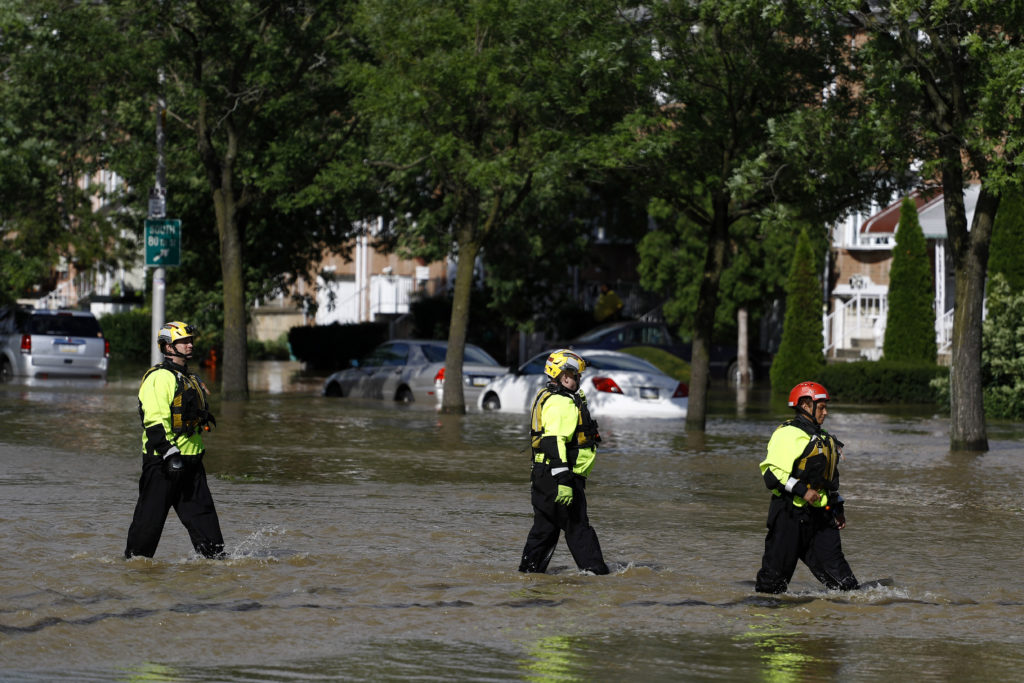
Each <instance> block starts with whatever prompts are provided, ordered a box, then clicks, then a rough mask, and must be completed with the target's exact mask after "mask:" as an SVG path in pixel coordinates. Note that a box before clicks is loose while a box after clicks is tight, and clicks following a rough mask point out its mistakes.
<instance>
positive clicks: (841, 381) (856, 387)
mask: <svg viewBox="0 0 1024 683" xmlns="http://www.w3.org/2000/svg"><path fill="white" fill-rule="evenodd" d="M948 376H949V368H947V367H943V366H940V365H935V364H931V363H919V362H918V363H915V362H905V361H903V362H901V361H886V360H884V359H883V360H880V361H870V360H866V361H857V362H855V363H832V364H830V365H826V366H825V368H824V369H823V370H822V371H821V383H822V384H824V385H825V388H826V389H828V391H829V393H830V394H831V395H832V398H834V399H835V400H838V401H844V402H849V403H938V402H939V400H940V397H939V394H938V391H937V390H936V388H935V387H933V386H931V381H932V380H933V379H935V378H937V377H948Z"/></svg>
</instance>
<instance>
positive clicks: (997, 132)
mask: <svg viewBox="0 0 1024 683" xmlns="http://www.w3.org/2000/svg"><path fill="white" fill-rule="evenodd" d="M815 4H817V5H818V8H819V9H820V10H821V12H822V13H823V14H826V15H828V14H831V16H832V20H833V21H836V22H841V23H842V24H844V25H847V26H852V27H853V28H854V29H855V30H858V31H859V32H860V33H861V35H862V38H863V39H862V40H858V41H857V43H856V49H853V50H852V51H851V55H850V57H851V60H852V63H853V64H854V66H856V67H857V68H856V70H855V72H854V73H855V74H857V77H858V78H859V79H860V88H859V89H858V91H857V92H858V93H859V97H860V98H861V99H862V101H863V102H864V104H865V115H864V116H863V117H862V119H861V120H862V121H863V122H864V124H865V125H866V126H868V127H871V128H883V129H896V130H898V131H899V133H900V134H899V135H894V136H889V137H888V138H887V139H886V140H885V141H883V142H882V143H881V144H880V145H879V149H880V150H881V151H882V154H883V155H884V156H886V157H889V158H892V157H903V158H904V159H907V160H915V161H920V162H921V163H922V170H921V175H922V177H923V178H924V179H931V178H938V179H939V180H940V181H941V186H942V191H943V201H944V205H945V217H946V234H947V239H948V240H949V246H950V250H949V251H950V255H951V257H952V261H953V267H954V272H955V281H956V293H955V296H956V304H955V305H956V312H955V314H954V320H953V350H952V370H951V385H950V409H951V428H950V445H951V447H952V448H953V450H975V451H984V450H987V449H988V437H987V433H986V428H985V416H984V410H983V398H982V373H981V330H982V320H981V315H982V303H983V298H984V287H985V274H986V271H987V261H988V255H989V242H990V239H991V235H992V224H993V221H994V219H995V216H996V211H997V209H998V207H999V201H1000V196H1001V195H1002V194H1003V193H1004V192H1006V191H1008V190H1010V189H1011V188H1013V187H1015V186H1019V183H1020V171H1019V166H1018V162H1017V155H1018V152H1019V149H1020V146H1021V144H1022V140H1024V119H1022V118H1021V117H1020V116H1016V115H1013V114H1011V112H1019V111H1020V109H1021V104H1022V97H1024V95H1022V93H1024V54H1022V50H1024V45H1022V37H1021V34H1020V33H1019V32H1017V31H1016V27H1018V26H1021V25H1022V22H1024V6H1022V5H1021V3H1017V2H980V1H978V2H974V1H956V2H943V3H929V4H927V5H922V3H920V2H917V1H915V0H892V1H891V2H887V3H881V4H880V3H866V2H861V1H856V2H854V1H853V0H850V1H849V2H846V3H842V4H839V5H837V4H836V3H832V2H821V3H815ZM837 9H838V10H839V12H838V13H836V10H837ZM971 180H977V181H978V182H980V184H981V190H980V193H979V195H978V201H977V204H976V206H975V210H974V218H973V223H972V224H971V225H970V226H968V225H967V213H966V211H965V209H964V194H963V188H964V185H965V183H967V182H968V181H971ZM968 227H969V228H970V229H968Z"/></svg>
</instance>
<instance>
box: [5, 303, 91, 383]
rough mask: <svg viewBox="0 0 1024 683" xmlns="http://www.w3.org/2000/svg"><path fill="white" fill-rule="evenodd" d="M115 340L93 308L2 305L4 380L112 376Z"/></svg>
mask: <svg viewBox="0 0 1024 683" xmlns="http://www.w3.org/2000/svg"><path fill="white" fill-rule="evenodd" d="M109 359H110V342H109V341H107V340H106V339H104V337H103V330H102V329H101V328H100V324H99V322H98V321H97V320H96V317H95V316H94V315H93V314H92V313H89V312H87V311H72V310H63V309H62V310H46V309H39V310H35V309H31V308H21V307H17V306H7V307H4V308H3V309H0V381H3V382H8V381H10V380H11V379H13V378H14V377H17V376H24V377H33V378H39V379H51V378H64V377H70V378H90V379H104V380H105V379H106V377H107V364H108V362H109Z"/></svg>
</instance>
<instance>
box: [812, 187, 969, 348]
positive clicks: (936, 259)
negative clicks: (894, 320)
mask: <svg viewBox="0 0 1024 683" xmlns="http://www.w3.org/2000/svg"><path fill="white" fill-rule="evenodd" d="M979 190H980V186H979V185H968V186H967V187H966V188H965V189H964V208H965V210H966V213H967V224H968V226H969V225H970V224H971V221H972V220H973V218H974V208H975V205H976V204H977V200H978V192H979ZM910 197H911V198H912V199H913V200H914V202H915V203H916V204H917V211H918V219H919V221H920V223H921V229H922V232H923V233H924V237H925V240H926V242H927V244H928V252H929V257H930V261H931V266H932V275H933V283H934V311H935V340H936V343H937V346H938V352H939V360H940V361H941V360H943V359H944V358H948V354H949V351H950V347H951V343H952V329H953V302H954V295H953V268H952V266H951V264H950V260H949V255H948V253H947V249H946V219H945V212H944V211H945V208H944V203H943V195H942V193H941V192H938V191H936V192H934V193H931V194H922V193H919V192H914V193H912V194H911V195H910ZM901 204H902V197H900V198H899V199H898V200H897V201H895V202H893V203H892V204H890V205H889V206H887V207H885V208H884V209H879V210H877V211H875V212H872V213H870V215H865V214H854V215H852V216H850V217H848V218H847V219H846V220H844V221H842V222H841V223H837V224H836V225H833V226H832V228H831V252H832V253H831V258H830V259H829V263H828V266H827V271H826V273H825V282H826V283H828V285H829V287H830V291H829V295H828V306H827V310H826V312H825V314H824V320H823V322H824V345H825V356H826V357H827V358H830V359H846V360H857V359H860V358H866V359H870V360H878V359H879V358H880V357H881V354H882V342H883V340H884V339H885V325H886V316H887V314H888V310H889V306H888V303H889V301H888V299H889V297H888V294H889V271H890V268H891V266H892V249H893V247H894V246H895V244H896V242H895V236H896V231H897V230H898V229H899V219H900V206H901Z"/></svg>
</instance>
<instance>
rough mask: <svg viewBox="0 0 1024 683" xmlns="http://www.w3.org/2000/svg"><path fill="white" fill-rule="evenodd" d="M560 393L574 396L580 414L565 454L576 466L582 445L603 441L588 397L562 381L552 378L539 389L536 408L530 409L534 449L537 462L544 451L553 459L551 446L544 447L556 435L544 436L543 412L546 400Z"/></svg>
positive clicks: (534, 402)
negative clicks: (552, 379)
mask: <svg viewBox="0 0 1024 683" xmlns="http://www.w3.org/2000/svg"><path fill="white" fill-rule="evenodd" d="M556 394H559V395H561V396H568V397H569V398H571V399H572V402H573V403H574V404H575V405H576V410H577V413H578V415H579V417H578V418H577V420H576V429H575V430H574V431H573V433H572V436H571V437H570V438H569V442H568V443H567V444H566V448H565V457H566V458H567V459H568V461H569V463H568V464H569V466H570V467H574V466H575V465H576V454H577V453H579V450H580V449H581V448H595V447H596V446H597V444H599V443H601V434H600V433H599V432H598V428H597V420H595V419H594V418H592V417H591V416H590V408H588V407H587V401H586V399H585V398H583V397H582V396H580V394H579V392H572V391H569V390H568V389H566V388H565V387H563V386H561V385H560V384H556V383H555V382H548V384H547V385H546V386H545V387H544V388H543V389H541V390H540V391H538V392H537V396H536V397H535V398H534V399H533V408H532V409H531V411H530V449H531V453H532V455H533V459H534V461H535V462H538V461H539V460H538V458H537V456H538V455H541V454H547V455H548V459H549V460H551V459H552V458H551V453H550V452H549V449H547V448H545V447H544V446H545V444H544V441H545V440H547V439H551V440H552V441H553V440H554V438H555V437H553V436H544V425H542V424H541V413H542V412H543V410H544V404H545V403H547V401H548V399H549V398H551V397H552V396H554V395H556ZM552 445H553V444H552ZM555 452H557V450H556V451H555Z"/></svg>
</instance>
